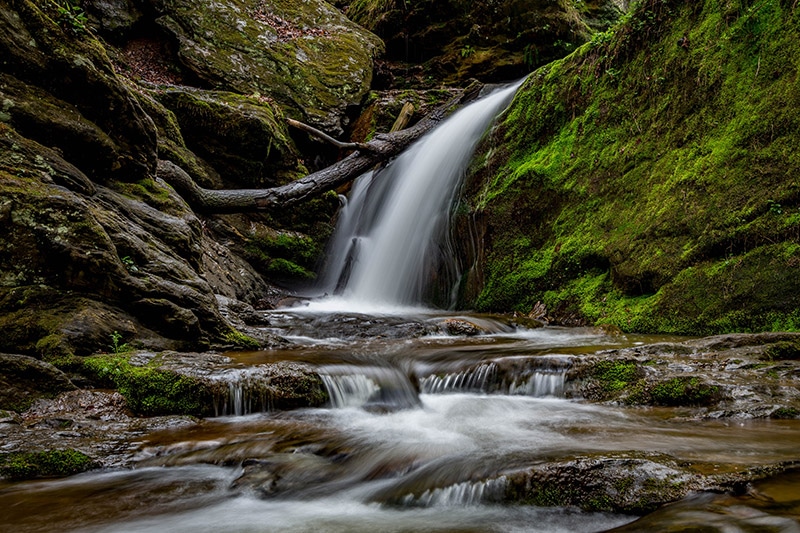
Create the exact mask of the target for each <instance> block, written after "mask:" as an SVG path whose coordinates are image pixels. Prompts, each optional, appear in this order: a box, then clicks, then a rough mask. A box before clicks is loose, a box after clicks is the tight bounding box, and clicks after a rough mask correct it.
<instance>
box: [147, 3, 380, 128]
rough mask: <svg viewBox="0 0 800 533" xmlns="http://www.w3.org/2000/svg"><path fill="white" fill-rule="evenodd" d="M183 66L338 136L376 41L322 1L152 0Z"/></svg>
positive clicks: (356, 100)
mask: <svg viewBox="0 0 800 533" xmlns="http://www.w3.org/2000/svg"><path fill="white" fill-rule="evenodd" d="M154 4H155V5H156V8H157V10H158V12H159V13H160V15H161V16H160V17H159V18H158V19H157V23H158V24H159V26H161V27H162V28H163V29H164V30H165V31H167V32H168V33H170V34H171V35H172V36H173V38H174V39H175V41H176V42H177V44H178V57H179V58H180V60H181V62H182V63H183V64H184V66H185V67H186V68H187V69H189V70H191V71H192V72H194V73H195V74H196V75H197V76H198V77H200V78H201V79H203V80H205V81H206V82H208V83H209V84H211V86H212V87H214V88H218V89H225V90H233V91H236V92H239V93H242V94H253V93H258V94H261V95H265V96H266V95H269V96H270V97H271V98H272V99H274V100H275V101H277V102H278V103H280V104H281V105H282V106H284V108H285V109H286V110H287V112H288V113H289V114H290V115H292V116H294V117H295V118H299V119H301V120H304V121H305V122H308V123H311V124H313V125H314V126H316V127H318V128H320V129H322V130H323V131H326V132H327V133H329V134H331V135H334V136H336V135H340V134H341V133H342V130H343V127H344V126H345V123H346V122H347V118H346V112H347V108H348V106H351V105H358V104H360V103H361V100H362V98H363V97H364V95H365V94H366V93H367V91H368V90H369V86H370V81H371V79H372V64H373V58H374V57H375V56H376V55H377V54H379V53H380V52H381V50H382V43H381V41H380V40H379V39H378V38H377V37H375V36H374V35H372V34H370V33H369V32H367V31H365V30H364V29H363V28H360V27H359V26H357V25H355V24H353V23H352V22H350V21H349V20H347V19H346V18H345V17H344V15H342V14H341V12H339V11H338V10H336V9H335V8H333V7H332V6H330V5H329V4H327V3H326V2H323V1H321V0H302V1H296V0H292V1H289V0H279V1H272V2H265V1H263V0H223V1H221V2H215V3H214V4H197V3H196V2H190V1H188V0H158V1H157V2H154Z"/></svg>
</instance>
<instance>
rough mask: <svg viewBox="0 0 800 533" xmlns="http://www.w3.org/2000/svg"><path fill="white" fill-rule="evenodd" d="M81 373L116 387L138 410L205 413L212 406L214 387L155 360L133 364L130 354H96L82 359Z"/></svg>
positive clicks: (153, 413) (163, 412) (150, 414)
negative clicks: (172, 369)
mask: <svg viewBox="0 0 800 533" xmlns="http://www.w3.org/2000/svg"><path fill="white" fill-rule="evenodd" d="M83 373H85V374H87V375H88V376H89V377H90V378H92V379H93V380H95V381H96V382H98V383H99V384H101V385H105V386H111V387H113V388H115V389H117V390H119V393H120V394H122V395H123V396H124V397H125V399H126V400H127V403H128V407H130V409H132V410H133V411H134V412H136V413H138V414H142V415H148V416H152V415H165V414H185V415H206V414H210V413H211V406H213V391H212V390H211V389H210V388H209V387H208V386H207V385H206V384H204V383H203V382H202V381H200V380H199V379H196V378H193V377H190V376H185V375H182V374H178V373H176V372H173V371H171V370H167V369H163V368H159V366H158V362H157V361H152V362H150V363H148V365H146V366H134V365H132V364H131V363H130V356H129V355H97V356H91V357H86V358H84V359H83Z"/></svg>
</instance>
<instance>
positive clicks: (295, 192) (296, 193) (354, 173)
mask: <svg viewBox="0 0 800 533" xmlns="http://www.w3.org/2000/svg"><path fill="white" fill-rule="evenodd" d="M479 89H480V87H477V88H468V89H467V90H465V91H464V92H463V93H462V94H461V95H459V96H458V97H456V98H453V99H452V100H450V101H449V102H448V103H446V104H444V105H443V106H441V107H439V108H437V109H436V110H435V111H433V112H432V113H431V114H429V115H428V116H426V117H425V118H423V119H422V120H420V121H419V122H417V123H416V124H415V125H413V126H411V127H410V128H406V129H403V130H399V131H395V132H391V133H384V134H379V135H376V136H375V137H374V138H373V139H372V140H371V141H369V142H368V143H366V146H367V147H368V148H367V147H359V149H358V150H357V151H355V152H353V153H351V154H350V155H348V156H347V157H345V158H344V159H342V160H340V161H337V162H336V163H334V164H333V165H331V166H329V167H326V168H324V169H322V170H319V171H317V172H314V173H313V174H309V175H308V176H305V177H304V178H300V179H299V180H296V181H293V182H291V183H288V184H286V185H282V186H280V187H273V188H271V189H225V190H213V189H204V188H202V187H200V186H199V185H197V183H195V182H194V180H193V179H192V178H191V176H189V174H188V173H186V171H184V170H183V169H182V168H180V167H179V166H178V165H176V164H174V163H172V162H171V161H159V163H158V170H157V174H158V177H160V178H161V179H163V180H164V181H166V182H167V183H169V184H170V185H172V187H174V188H175V190H176V191H177V192H178V194H180V195H181V196H182V197H183V198H184V200H186V201H187V202H188V203H189V205H191V206H192V208H194V209H196V210H197V211H201V212H205V213H242V212H252V211H262V210H269V209H274V208H281V207H285V206H290V205H293V204H296V203H299V202H303V201H305V200H308V199H309V198H312V197H315V196H318V195H320V194H322V193H324V192H327V191H331V190H334V189H336V188H337V187H339V186H340V185H343V184H345V183H347V182H349V181H352V180H354V179H355V178H357V177H358V176H360V175H361V174H363V173H364V172H366V171H368V170H370V169H371V168H373V167H375V166H376V165H377V164H379V163H382V162H385V161H387V160H389V159H391V158H392V157H394V156H396V155H397V154H399V153H400V152H402V151H403V150H405V149H406V148H407V147H408V146H409V145H410V144H411V143H412V142H414V141H415V140H417V139H419V138H420V137H422V136H423V135H424V134H425V133H427V132H428V131H430V130H431V129H433V127H434V126H436V125H437V124H438V123H439V122H440V121H441V120H442V119H443V118H445V116H446V115H447V113H448V112H449V111H451V110H452V108H453V107H455V106H457V105H459V104H463V103H465V102H467V101H470V100H474V99H475V98H476V97H477V95H478V93H479ZM309 127H310V126H309ZM312 129H313V128H312ZM317 131H318V130H317ZM319 133H322V132H319ZM323 135H325V134H323ZM326 137H327V135H326ZM336 142H339V141H336ZM343 144H348V143H343Z"/></svg>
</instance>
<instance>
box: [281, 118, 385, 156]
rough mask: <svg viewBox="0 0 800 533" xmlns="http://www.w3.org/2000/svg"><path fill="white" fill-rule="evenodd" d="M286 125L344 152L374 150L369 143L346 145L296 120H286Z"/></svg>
mask: <svg viewBox="0 0 800 533" xmlns="http://www.w3.org/2000/svg"><path fill="white" fill-rule="evenodd" d="M286 123H287V124H289V125H290V126H294V127H295V128H297V129H299V130H303V131H304V132H306V133H309V134H311V135H313V136H314V137H318V138H320V139H322V140H323V141H325V142H327V143H330V144H332V145H334V146H335V147H337V148H341V149H342V150H363V151H365V152H372V151H373V150H374V148H373V147H372V146H370V145H369V144H367V143H344V142H342V141H340V140H338V139H334V138H333V137H331V136H330V135H328V134H327V133H325V132H322V131H320V130H318V129H317V128H315V127H313V126H309V125H308V124H305V123H303V122H300V121H299V120H294V119H291V118H287V119H286Z"/></svg>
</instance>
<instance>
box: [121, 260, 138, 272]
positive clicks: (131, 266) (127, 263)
mask: <svg viewBox="0 0 800 533" xmlns="http://www.w3.org/2000/svg"><path fill="white" fill-rule="evenodd" d="M119 260H120V261H122V266H124V267H125V269H126V270H127V271H128V272H130V273H131V274H135V273H136V272H139V267H137V266H136V263H135V262H134V261H133V259H131V256H129V255H126V256H125V257H120V258H119Z"/></svg>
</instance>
